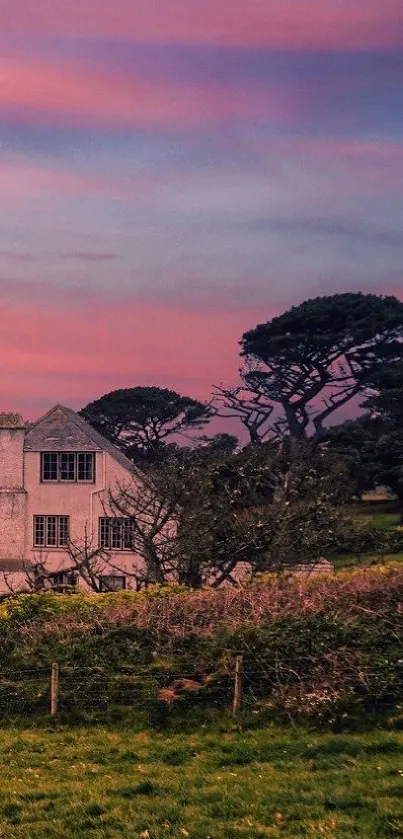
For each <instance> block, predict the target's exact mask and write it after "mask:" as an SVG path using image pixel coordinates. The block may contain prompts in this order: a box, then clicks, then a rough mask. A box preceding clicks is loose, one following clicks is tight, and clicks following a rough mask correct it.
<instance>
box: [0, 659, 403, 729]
mask: <svg viewBox="0 0 403 839" xmlns="http://www.w3.org/2000/svg"><path fill="white" fill-rule="evenodd" d="M388 667H389V668H390V667H391V662H390V661H388ZM388 680H389V682H390V681H391V680H390V677H389V676H388ZM385 684H386V681H385V678H384V676H383V673H382V668H381V669H380V668H379V666H378V667H377V668H373V667H371V666H367V667H366V669H365V668H363V667H362V666H361V664H360V663H359V662H358V661H357V659H356V656H355V654H354V653H352V652H351V651H350V650H345V649H339V650H332V651H329V652H324V653H323V654H322V655H317V654H316V655H313V654H312V655H300V656H284V655H283V654H281V651H271V653H270V655H267V656H266V655H265V656H263V655H260V654H259V653H257V652H256V651H253V650H246V653H244V654H243V655H235V654H234V655H231V656H230V657H228V659H227V660H226V661H225V662H224V664H223V662H221V663H220V666H218V667H217V669H216V671H215V672H214V673H209V674H208V675H200V673H195V672H192V670H191V669H190V670H189V671H188V672H186V673H184V672H183V671H182V672H175V671H174V670H173V669H172V668H170V669H169V671H167V672H164V671H163V670H161V669H160V670H155V671H154V670H153V669H152V667H150V666H147V665H139V666H133V667H127V668H122V667H120V668H118V667H115V669H113V667H112V666H111V668H110V669H109V670H108V669H106V668H105V667H79V666H75V667H72V666H68V665H67V664H61V665H59V663H58V662H53V664H52V665H50V666H47V667H39V668H34V669H21V670H8V671H7V670H3V671H2V672H1V673H0V719H2V718H6V719H7V718H10V717H34V716H36V715H46V716H47V715H50V716H52V717H58V716H60V715H61V714H63V713H66V714H69V713H70V714H71V713H81V712H85V713H87V712H88V713H89V714H93V715H97V714H99V713H100V714H110V713H113V712H115V711H117V710H118V709H120V710H124V709H126V710H131V711H134V712H136V713H138V712H144V711H150V710H152V709H154V711H155V710H156V709H159V710H160V712H161V713H163V710H164V709H165V710H169V709H171V708H175V709H177V710H178V712H179V713H180V712H181V709H184V710H186V708H189V707H195V706H197V705H198V706H204V707H210V708H219V709H224V708H227V709H228V711H230V712H231V713H232V714H233V715H234V716H237V715H238V714H240V713H241V711H242V710H243V709H244V708H246V707H247V708H249V709H256V708H258V707H260V708H261V707H264V706H266V707H268V706H269V705H270V703H272V702H273V700H275V701H276V702H277V704H279V705H280V706H281V705H282V707H283V709H284V710H286V711H287V710H288V711H290V712H291V710H292V708H293V703H294V706H295V707H297V706H298V703H299V704H300V705H301V703H302V704H303V702H302V698H303V700H304V702H305V705H306V703H307V701H308V700H309V701H310V702H312V701H313V697H314V699H315V702H316V704H318V703H319V705H320V703H322V705H324V704H326V703H329V702H332V701H333V700H334V699H335V698H336V697H337V696H338V695H339V694H340V691H342V692H344V694H345V693H346V692H348V691H349V690H350V691H353V692H355V694H357V695H361V696H365V695H368V696H371V697H372V700H373V703H374V704H375V705H376V704H377V702H380V701H381V700H382V696H383V695H384V693H385ZM386 688H387V689H389V684H386ZM393 689H394V694H395V696H398V697H399V696H401V697H403V658H402V659H397V660H396V661H395V662H394V663H393Z"/></svg>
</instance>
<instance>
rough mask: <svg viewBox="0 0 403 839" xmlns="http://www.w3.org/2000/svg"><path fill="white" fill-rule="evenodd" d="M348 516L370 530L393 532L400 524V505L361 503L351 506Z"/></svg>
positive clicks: (382, 502) (378, 502) (391, 503)
mask: <svg viewBox="0 0 403 839" xmlns="http://www.w3.org/2000/svg"><path fill="white" fill-rule="evenodd" d="M347 514H348V515H350V516H351V517H352V518H354V519H356V521H358V522H360V523H361V524H362V525H365V527H367V528H368V529H369V530H392V529H393V528H395V527H397V526H398V525H399V524H400V515H401V511H400V505H399V503H398V502H396V501H393V500H392V501H361V502H358V503H356V504H351V505H350V506H349V507H348V508H347Z"/></svg>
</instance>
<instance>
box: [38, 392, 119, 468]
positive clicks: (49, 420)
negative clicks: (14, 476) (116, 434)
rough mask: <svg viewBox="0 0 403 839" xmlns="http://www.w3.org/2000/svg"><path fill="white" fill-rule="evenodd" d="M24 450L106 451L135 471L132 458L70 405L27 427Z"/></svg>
mask: <svg viewBox="0 0 403 839" xmlns="http://www.w3.org/2000/svg"><path fill="white" fill-rule="evenodd" d="M24 451H27V452H52V451H53V452H73V451H87V452H88V451H90V452H97V451H103V452H107V453H108V454H110V456H111V457H113V458H114V460H116V461H117V463H119V464H120V466H123V468H124V469H127V470H128V471H129V472H134V471H135V469H134V466H133V464H132V463H131V461H130V460H129V459H128V458H127V457H126V456H125V455H124V454H123V452H121V451H120V449H118V448H116V446H114V445H113V443H111V442H110V441H109V440H106V438H105V437H103V436H102V434H99V433H98V431H95V428H93V427H92V426H91V425H89V424H88V423H87V422H86V421H85V420H84V419H83V418H82V417H80V416H79V415H78V414H76V412H75V411H72V409H71V408H66V407H65V406H64V405H55V407H54V408H52V409H51V410H50V411H48V412H47V413H46V414H44V416H43V417H40V418H39V419H38V420H36V422H34V423H32V424H31V425H30V426H28V428H27V432H26V434H25V442H24Z"/></svg>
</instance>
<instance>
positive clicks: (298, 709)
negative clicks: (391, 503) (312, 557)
mask: <svg viewBox="0 0 403 839" xmlns="http://www.w3.org/2000/svg"><path fill="white" fill-rule="evenodd" d="M402 603H403V568H398V567H396V568H394V567H385V568H376V569H366V570H362V571H354V572H344V573H341V574H338V575H334V576H332V575H325V576H320V575H319V576H317V577H314V576H312V577H309V576H308V577H306V576H295V575H294V576H287V575H280V576H270V575H269V576H268V577H263V578H262V579H261V580H259V581H256V582H255V583H254V584H253V585H250V586H248V587H245V588H233V587H226V588H223V589H220V590H212V589H206V590H199V591H194V592H189V591H187V590H186V589H183V588H180V587H176V589H175V588H174V589H173V590H171V589H170V588H169V587H166V588H163V587H162V588H161V587H160V588H158V587H156V588H151V589H148V590H147V591H146V592H142V593H137V594H136V593H133V594H129V593H127V594H121V595H101V596H97V597H94V596H92V597H91V596H80V595H77V596H74V597H61V596H55V595H53V596H52V595H49V594H48V595H47V594H42V595H37V596H25V597H20V598H16V599H15V600H10V601H8V602H7V603H6V604H4V605H3V608H2V615H1V619H0V639H1V651H0V666H1V668H2V673H3V681H2V689H1V693H0V707H1V708H2V709H3V713H6V714H10V713H18V711H20V712H21V711H22V712H27V711H30V712H33V711H37V712H43V711H44V710H46V709H47V707H48V684H49V668H50V665H51V662H52V661H54V660H55V661H58V662H59V664H60V666H61V676H60V680H61V709H62V710H64V711H66V712H69V713H71V712H76V711H78V712H79V713H81V712H82V711H83V710H88V711H90V712H92V713H94V714H95V715H96V714H101V716H102V714H104V713H105V712H107V713H109V714H113V713H114V711H115V709H117V708H124V707H125V706H126V707H128V706H129V707H136V708H138V709H141V710H142V712H144V713H146V714H148V715H149V716H148V719H149V720H150V721H151V722H152V723H153V724H158V725H164V724H169V722H170V720H171V719H175V717H179V718H181V719H182V720H183V719H185V718H186V715H187V714H190V716H191V717H192V716H193V717H194V714H195V713H196V712H197V714H200V715H201V717H203V714H208V713H210V711H214V709H217V708H221V709H222V708H229V707H230V704H231V699H232V693H233V677H234V660H235V656H236V655H237V654H242V655H243V662H244V706H243V707H244V709H245V713H247V714H249V713H252V712H253V715H255V717H256V718H259V719H260V718H261V719H266V718H267V717H268V716H269V717H270V718H272V719H281V720H284V721H290V720H292V721H295V720H310V721H311V722H312V723H314V724H315V725H318V724H319V725H330V726H332V727H333V728H334V729H341V728H346V727H355V726H357V725H361V724H362V720H363V719H365V720H366V721H367V722H368V720H369V719H371V718H373V717H374V715H375V716H378V717H379V716H380V715H382V716H383V717H389V716H390V715H396V714H397V715H398V714H399V707H400V704H401V703H403V643H402V642H403V618H402ZM24 673H25V674H26V675H25V676H24ZM161 691H163V693H161ZM164 691H165V692H164ZM13 697H14V700H13ZM256 715H257V716H256Z"/></svg>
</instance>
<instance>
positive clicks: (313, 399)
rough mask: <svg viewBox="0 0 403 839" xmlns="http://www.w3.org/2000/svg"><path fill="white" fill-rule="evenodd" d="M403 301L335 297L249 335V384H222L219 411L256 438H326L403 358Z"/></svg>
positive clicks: (245, 341) (245, 379)
mask: <svg viewBox="0 0 403 839" xmlns="http://www.w3.org/2000/svg"><path fill="white" fill-rule="evenodd" d="M402 339H403V303H401V302H400V301H399V300H397V299H396V298H395V297H381V296H378V295H374V294H352V293H350V294H335V295H333V296H330V297H317V298H316V299H314V300H308V301H306V302H305V303H302V304H301V305H300V306H295V307H293V308H292V309H290V310H289V311H287V312H285V313H284V314H283V315H280V316H279V317H275V318H273V319H272V320H271V321H268V322H267V323H263V324H259V325H258V326H257V327H255V328H254V329H251V330H249V331H248V332H246V333H245V334H244V335H243V337H242V340H241V347H242V353H241V355H242V357H243V358H244V366H243V369H242V370H241V378H242V385H241V386H240V387H238V388H235V389H232V390H225V389H223V388H218V390H217V397H218V400H219V403H220V408H219V410H220V413H222V414H224V415H228V414H229V415H236V416H238V417H239V418H240V419H241V421H242V422H243V423H244V425H245V427H246V428H247V429H248V431H249V434H250V438H251V441H252V442H253V443H256V442H261V441H262V439H268V438H270V437H276V436H277V437H278V436H282V435H288V436H289V437H290V438H291V440H293V441H301V440H303V439H305V438H306V437H307V436H308V435H309V433H310V432H311V431H313V433H314V435H315V436H317V437H320V436H321V435H322V433H323V430H324V427H325V424H326V421H327V420H328V419H329V417H330V416H331V415H332V414H334V412H335V411H337V410H338V409H340V408H342V407H343V406H344V405H346V404H347V403H348V402H350V401H351V400H352V399H353V398H354V397H358V396H359V395H361V394H365V393H367V391H368V386H369V384H373V383H374V382H375V380H376V374H377V372H378V371H379V370H381V369H382V367H383V366H384V365H395V364H396V363H397V362H398V361H399V360H401V359H402V358H403V343H402Z"/></svg>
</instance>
